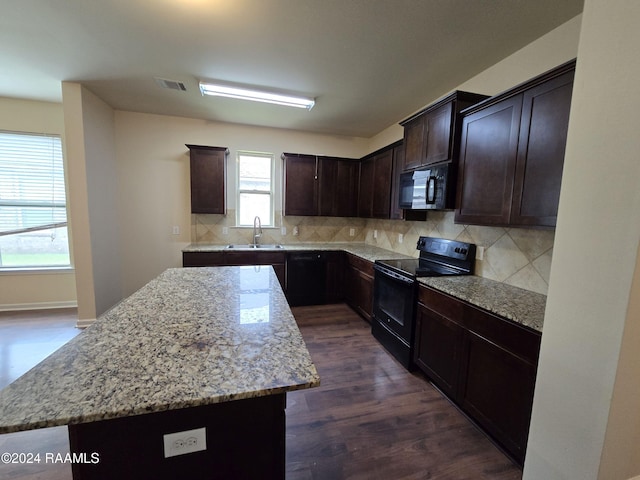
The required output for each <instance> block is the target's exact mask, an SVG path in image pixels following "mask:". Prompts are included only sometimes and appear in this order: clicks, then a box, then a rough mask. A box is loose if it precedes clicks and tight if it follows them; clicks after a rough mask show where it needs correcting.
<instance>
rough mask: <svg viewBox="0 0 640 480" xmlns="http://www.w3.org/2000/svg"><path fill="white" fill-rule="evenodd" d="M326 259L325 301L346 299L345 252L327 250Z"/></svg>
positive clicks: (336, 301) (337, 301) (331, 301)
mask: <svg viewBox="0 0 640 480" xmlns="http://www.w3.org/2000/svg"><path fill="white" fill-rule="evenodd" d="M325 259H326V262H327V267H326V277H325V278H326V284H325V301H326V303H340V302H342V301H343V300H344V277H345V269H344V266H345V253H344V252H325Z"/></svg>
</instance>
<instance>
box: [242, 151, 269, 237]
mask: <svg viewBox="0 0 640 480" xmlns="http://www.w3.org/2000/svg"><path fill="white" fill-rule="evenodd" d="M242 156H247V157H249V156H251V157H263V158H268V159H269V163H270V175H271V178H270V182H269V183H270V185H269V186H270V189H269V191H268V192H267V191H263V190H242V189H240V157H242ZM275 170H276V162H275V155H274V154H273V153H270V152H258V151H252V150H238V151H237V152H236V226H237V227H241V228H253V223H251V224H246V225H243V224H242V223H240V217H241V212H240V196H241V195H242V194H243V193H252V194H260V195H268V196H269V211H270V212H271V213H270V216H271V223H262V226H263V227H270V228H271V227H275V226H276V225H275V222H276V219H275V183H276V182H275V176H276V171H275ZM260 220H261V221H262V220H263V219H262V218H261V219H260Z"/></svg>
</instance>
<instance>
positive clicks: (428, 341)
mask: <svg viewBox="0 0 640 480" xmlns="http://www.w3.org/2000/svg"><path fill="white" fill-rule="evenodd" d="M416 329H417V332H418V335H416V340H415V341H416V345H415V349H414V352H415V354H414V355H415V363H416V365H417V366H418V367H419V368H420V369H421V370H422V371H423V372H425V373H426V374H427V375H429V377H431V378H432V379H433V380H434V381H435V383H437V385H438V387H439V388H440V390H442V391H443V392H444V393H446V394H447V395H448V396H449V397H451V398H457V397H458V387H459V384H460V382H459V378H460V365H461V363H462V348H463V339H464V329H463V328H462V327H461V326H460V325H458V324H457V323H456V322H454V321H451V320H449V319H448V318H446V317H443V316H442V315H438V314H437V313H436V312H434V311H433V310H430V309H428V308H426V307H425V306H424V305H422V304H420V305H419V306H418V311H417V317H416Z"/></svg>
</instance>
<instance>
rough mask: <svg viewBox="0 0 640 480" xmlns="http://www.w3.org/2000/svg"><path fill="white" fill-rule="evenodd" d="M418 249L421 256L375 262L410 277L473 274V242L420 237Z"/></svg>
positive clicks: (474, 254)
mask: <svg viewBox="0 0 640 480" xmlns="http://www.w3.org/2000/svg"><path fill="white" fill-rule="evenodd" d="M416 248H417V249H418V250H419V251H420V258H398V259H390V260H376V262H375V263H376V264H378V265H381V266H383V267H386V268H388V269H390V270H392V271H394V272H395V273H397V274H399V275H403V276H406V277H410V278H416V277H439V276H444V275H469V274H472V273H473V267H474V263H475V256H476V246H475V245H474V244H472V243H465V242H458V241H455V240H445V239H443V238H433V237H420V239H419V240H418V244H417V247H416Z"/></svg>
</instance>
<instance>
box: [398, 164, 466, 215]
mask: <svg viewBox="0 0 640 480" xmlns="http://www.w3.org/2000/svg"><path fill="white" fill-rule="evenodd" d="M454 177H455V175H454V172H453V171H452V166H451V163H444V164H440V165H434V166H430V167H425V168H421V169H419V170H415V171H413V172H407V173H403V174H401V175H400V208H403V209H406V210H448V209H453V208H455V198H454V188H453V187H454V186H453V185H451V182H452V180H453V178H454Z"/></svg>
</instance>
